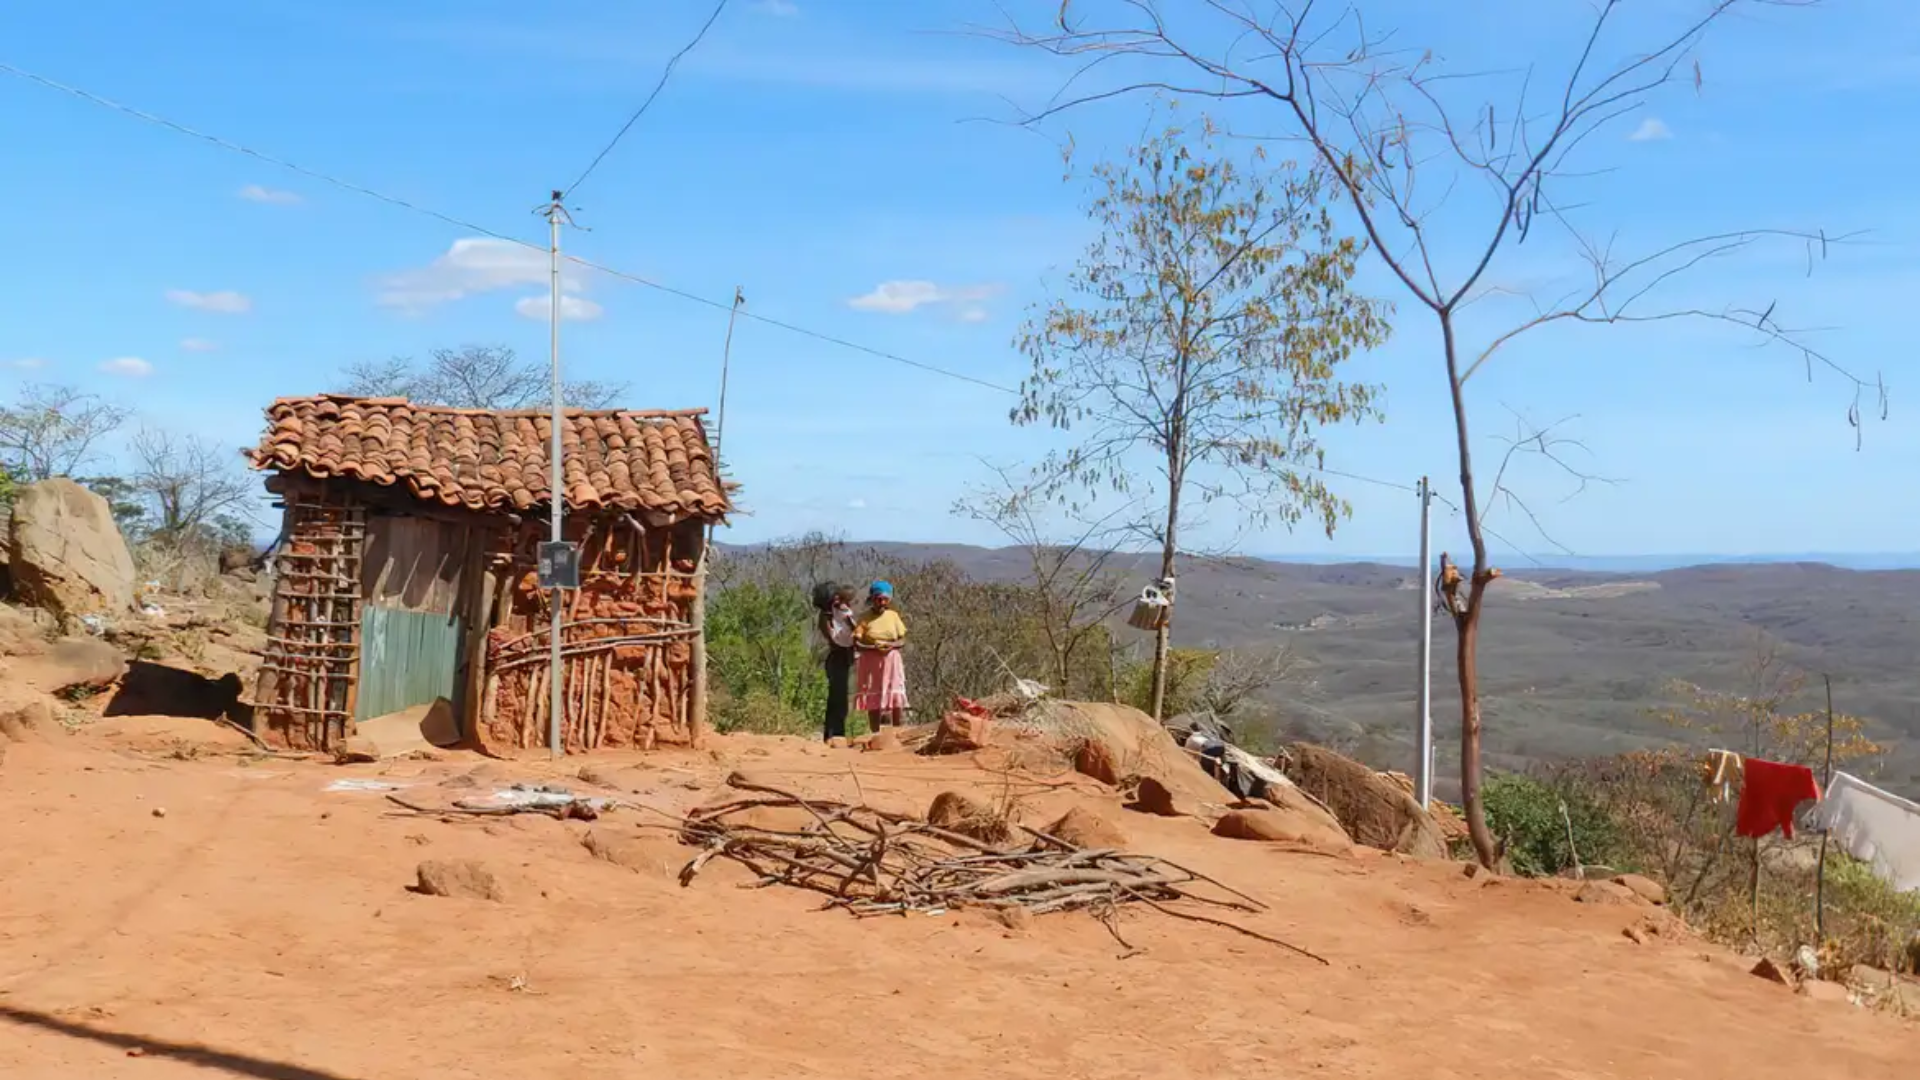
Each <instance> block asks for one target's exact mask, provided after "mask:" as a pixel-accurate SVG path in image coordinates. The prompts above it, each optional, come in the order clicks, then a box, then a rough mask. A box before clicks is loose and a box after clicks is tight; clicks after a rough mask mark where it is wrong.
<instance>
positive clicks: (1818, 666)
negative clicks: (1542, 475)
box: [865, 544, 1920, 790]
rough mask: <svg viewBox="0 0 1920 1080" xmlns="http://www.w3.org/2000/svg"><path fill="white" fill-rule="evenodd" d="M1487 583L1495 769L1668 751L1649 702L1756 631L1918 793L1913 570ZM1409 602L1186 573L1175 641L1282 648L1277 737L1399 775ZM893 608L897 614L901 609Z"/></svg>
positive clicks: (1443, 713) (1655, 572)
mask: <svg viewBox="0 0 1920 1080" xmlns="http://www.w3.org/2000/svg"><path fill="white" fill-rule="evenodd" d="M865 546H871V547H875V548H878V549H880V550H883V551H889V552H893V553H897V554H900V555H908V556H914V557H919V558H943V559H949V560H952V561H953V562H954V563H955V564H957V565H958V566H960V567H961V568H962V569H963V570H965V571H966V572H967V573H968V574H970V575H974V576H977V577H982V578H987V579H1018V578H1020V577H1022V576H1024V575H1025V573H1026V572H1027V563H1026V557H1025V555H1024V554H1023V553H1022V552H1021V551H1019V550H1017V549H1000V550H995V549H987V548H978V547H967V546H963V545H909V544H875V545H865ZM1888 558H1890V559H1891V558H1894V557H1893V556H1889V557H1888ZM1652 561H1663V560H1652ZM1153 565H1154V560H1148V559H1145V558H1140V559H1129V560H1127V562H1126V565H1124V566H1123V567H1122V569H1123V571H1125V572H1127V573H1129V574H1131V575H1132V576H1133V577H1134V578H1135V579H1137V580H1138V581H1140V582H1141V583H1143V584H1144V583H1145V581H1146V580H1147V579H1148V577H1149V576H1150V571H1151V568H1152V566H1153ZM1502 568H1503V569H1504V570H1506V571H1507V574H1508V576H1507V577H1506V578H1504V579H1503V580H1502V581H1500V582H1499V583H1498V584H1496V585H1495V586H1494V587H1493V589H1492V591H1491V592H1490V594H1489V596H1490V599H1489V601H1488V606H1487V612H1486V615H1485V622H1484V630H1483V633H1482V640H1481V646H1480V657H1481V665H1480V667H1481V682H1482V688H1483V695H1484V697H1483V712H1484V719H1485V725H1486V732H1487V746H1488V752H1489V759H1490V761H1491V762H1492V763H1493V764H1495V765H1498V766H1504V767H1520V766H1524V765H1525V764H1527V763H1529V762H1531V761H1536V760H1545V759H1559V758H1565V757H1569V756H1577V755H1588V754H1598V753H1611V752H1617V751H1621V750H1626V749H1631V748H1634V747H1642V746H1650V745H1657V744H1660V743H1664V742H1670V741H1672V738H1673V733H1672V732H1671V731H1669V730H1667V729H1666V728H1665V727H1664V726H1663V725H1662V724H1661V723H1660V722H1659V721H1657V720H1655V719H1654V718H1652V717H1650V716H1649V715H1648V710H1649V709H1651V708H1653V707H1655V706H1658V705H1660V704H1662V703H1663V702H1664V701H1665V700H1666V699H1665V698H1664V697H1663V686H1664V684H1665V683H1666V682H1667V681H1668V680H1670V679H1675V678H1679V679H1686V680H1690V681H1693V682H1697V683H1700V684H1702V685H1705V686H1708V687H1712V688H1715V689H1720V690H1725V691H1729V692H1736V691H1740V690H1743V689H1745V687H1743V686H1742V685H1741V681H1742V673H1743V666H1744V665H1745V664H1746V663H1747V662H1748V661H1749V659H1750V658H1751V657H1752V655H1753V653H1754V638H1755V631H1756V630H1763V631H1765V632H1766V633H1767V634H1768V635H1770V636H1772V637H1773V638H1774V639H1776V640H1777V641H1778V642H1780V643H1781V652H1782V655H1783V657H1784V658H1785V659H1786V660H1788V661H1790V662H1792V663H1793V664H1796V665H1797V666H1799V667H1801V668H1802V669H1804V670H1806V671H1809V672H1812V673H1813V674H1814V676H1815V677H1814V679H1813V680H1812V684H1811V689H1812V690H1813V692H1812V693H1810V694H1808V695H1807V697H1806V699H1805V700H1804V701H1803V702H1801V703H1799V704H1800V706H1801V707H1803V708H1816V707H1819V705H1820V704H1821V702H1820V700H1819V699H1818V687H1819V679H1818V676H1819V674H1820V673H1823V672H1824V673H1827V674H1830V675H1831V676H1832V677H1833V683H1834V700H1835V704H1836V706H1837V707H1838V708H1839V709H1841V710H1842V711H1845V712H1851V713H1856V714H1859V715H1862V716H1866V717H1868V718H1870V719H1872V720H1874V721H1875V722H1876V724H1877V727H1876V730H1875V734H1876V736H1877V737H1880V738H1881V739H1883V740H1886V741H1891V742H1894V743H1895V744H1896V752H1895V755H1894V760H1893V761H1891V762H1890V763H1889V765H1888V768H1887V769H1886V770H1885V771H1884V772H1883V773H1882V779H1883V780H1886V781H1888V782H1890V783H1892V784H1894V785H1895V786H1896V787H1899V788H1901V789H1902V790H1916V789H1920V783H1916V781H1920V622H1917V621H1916V620H1917V619H1920V570H1914V569H1870V570H1854V569H1843V568H1840V567H1836V566H1833V565H1830V564H1827V563H1823V562H1818V561H1809V562H1744V561H1732V560H1726V561H1720V562H1706V563H1704V564H1697V565H1687V566H1681V567H1678V568H1663V569H1652V570H1646V571H1632V572H1625V573H1622V572H1601V571H1596V570H1592V569H1585V568H1576V569H1540V568H1531V567H1526V566H1512V565H1504V566H1503V567H1502ZM1419 588H1420V587H1419V585H1417V583H1416V582H1415V581H1414V575H1413V572H1412V569H1411V565H1410V563H1409V564H1407V565H1399V566H1395V565H1390V564H1388V563H1383V562H1346V563H1306V562H1294V561H1279V560H1264V559H1244V560H1235V561H1232V562H1226V563H1222V562H1206V561H1192V562H1190V563H1188V565H1187V568H1186V570H1185V571H1184V573H1183V574H1182V576H1181V579H1180V598H1181V612H1180V622H1179V624H1178V627H1177V629H1176V632H1175V633H1176V640H1177V641H1178V642H1180V643H1182V644H1192V645H1209V646H1220V647H1231V646H1235V645H1246V644H1252V643H1258V642H1284V643H1286V644H1288V645H1290V646H1292V647H1293V648H1294V649H1295V650H1296V652H1297V653H1298V655H1300V656H1301V657H1302V658H1303V659H1304V660H1305V661H1306V664H1307V671H1306V674H1305V676H1304V678H1303V679H1301V680H1300V681H1298V682H1297V683H1296V684H1295V685H1292V686H1288V687H1283V688H1281V689H1280V690H1279V691H1278V692H1276V693H1275V694H1274V696H1273V701H1272V705H1273V707H1274V709H1275V711H1276V713H1277V714H1278V717H1279V721H1280V724H1281V725H1282V726H1283V727H1284V728H1287V729H1291V730H1295V731H1300V732H1306V733H1311V734H1312V735H1313V736H1315V737H1318V738H1322V739H1327V740H1331V741H1334V742H1337V743H1340V744H1343V745H1345V746H1347V747H1348V748H1350V749H1352V750H1354V751H1355V752H1357V753H1359V754H1360V755H1361V756H1363V757H1364V758H1366V759H1367V760H1369V761H1370V762H1372V763H1374V764H1376V765H1381V766H1391V767H1397V768H1406V767H1408V766H1409V765H1410V763H1411V760H1412V756H1413V754H1412V730H1413V723H1414V708H1415V695H1416V687H1417V684H1416V681H1415V675H1416V670H1417V669H1416V666H1415V664H1416V650H1417V644H1418V640H1419V637H1418V634H1419V624H1418V618H1419V605H1420V603H1421V601H1420V595H1421V594H1420V592H1419V591H1418V590H1419ZM902 602H903V604H904V605H905V606H906V609H907V610H908V611H911V610H912V604H913V598H912V597H902ZM1126 632H1128V633H1131V632H1132V631H1126ZM1142 636H1143V638H1144V635H1142ZM1453 648H1454V632H1453V628H1452V625H1451V623H1450V622H1448V621H1447V620H1446V619H1445V618H1444V617H1436V619H1435V623H1434V690H1433V716H1434V727H1435V731H1436V733H1437V734H1438V736H1439V737H1440V739H1441V740H1442V742H1441V749H1440V751H1439V753H1440V760H1441V772H1442V774H1443V775H1445V774H1447V773H1450V772H1451V768H1450V763H1451V762H1452V761H1454V760H1456V759H1457V754H1458V749H1457V740H1458V734H1457V729H1458V725H1459V716H1460V710H1459V705H1458V698H1457V691H1456V689H1455V685H1456V684H1455V681H1454V674H1453V672H1454V663H1453V660H1454V656H1453Z"/></svg>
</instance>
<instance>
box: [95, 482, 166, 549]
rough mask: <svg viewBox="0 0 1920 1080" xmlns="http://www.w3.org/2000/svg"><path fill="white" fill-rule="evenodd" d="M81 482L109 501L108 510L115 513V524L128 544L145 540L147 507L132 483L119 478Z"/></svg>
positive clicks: (147, 525) (147, 526)
mask: <svg viewBox="0 0 1920 1080" xmlns="http://www.w3.org/2000/svg"><path fill="white" fill-rule="evenodd" d="M79 482H80V484H81V485H82V486H84V487H85V488H86V489H87V490H88V491H91V492H93V493H94V494H95V495H98V496H100V497H101V498H103V499H105V500H107V507H108V509H110V510H112V511H113V523H114V524H115V525H117V526H119V528H120V535H121V536H124V537H126V538H127V542H128V543H135V542H137V541H139V540H141V539H143V538H145V536H146V535H147V530H148V528H149V523H148V520H147V506H146V504H145V503H143V502H141V501H140V499H141V496H140V492H139V490H138V489H136V488H135V487H134V486H133V484H132V483H131V482H129V481H128V480H127V479H126V478H124V477H119V476H86V477H81V478H80V481H79Z"/></svg>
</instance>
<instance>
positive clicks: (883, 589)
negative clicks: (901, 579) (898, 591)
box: [867, 581, 893, 599]
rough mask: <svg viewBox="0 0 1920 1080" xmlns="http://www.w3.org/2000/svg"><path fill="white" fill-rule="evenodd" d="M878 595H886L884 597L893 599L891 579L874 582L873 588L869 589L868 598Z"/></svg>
mask: <svg viewBox="0 0 1920 1080" xmlns="http://www.w3.org/2000/svg"><path fill="white" fill-rule="evenodd" d="M876 596H884V597H887V598H888V599H892V598H893V583H892V582H890V581H876V582H874V583H873V588H871V589H868V590H867V597H868V599H872V598H873V597H876Z"/></svg>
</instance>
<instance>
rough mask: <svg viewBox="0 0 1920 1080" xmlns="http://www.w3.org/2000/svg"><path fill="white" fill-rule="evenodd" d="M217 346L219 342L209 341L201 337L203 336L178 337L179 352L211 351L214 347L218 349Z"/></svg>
mask: <svg viewBox="0 0 1920 1080" xmlns="http://www.w3.org/2000/svg"><path fill="white" fill-rule="evenodd" d="M219 347H220V343H219V342H217V341H210V340H208V339H207V338H203V337H190V338H182V339H180V351H181V352H213V351H214V350H215V349H218V348H219Z"/></svg>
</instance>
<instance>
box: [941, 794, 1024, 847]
mask: <svg viewBox="0 0 1920 1080" xmlns="http://www.w3.org/2000/svg"><path fill="white" fill-rule="evenodd" d="M927 824H929V825H932V826H934V827H936V828H941V829H945V830H947V831H948V832H951V833H959V834H960V835H961V836H970V837H972V838H974V839H975V840H978V841H980V842H982V843H986V844H1004V843H1006V842H1007V841H1008V840H1011V839H1012V838H1013V828H1012V826H1010V825H1009V824H1008V823H1007V819H1006V818H1005V817H1004V816H1003V815H1001V814H998V813H995V812H994V809H993V808H992V807H991V806H988V805H987V804H986V803H983V802H981V801H980V800H979V799H976V798H974V797H973V796H971V795H967V794H964V793H962V792H958V791H943V792H941V793H940V794H938V795H935V796H934V797H933V805H931V806H929V807H927Z"/></svg>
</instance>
